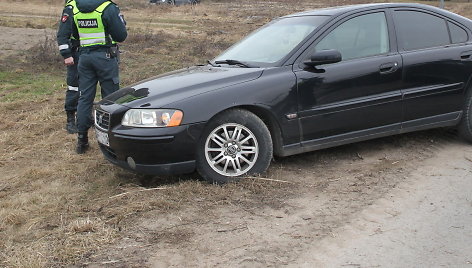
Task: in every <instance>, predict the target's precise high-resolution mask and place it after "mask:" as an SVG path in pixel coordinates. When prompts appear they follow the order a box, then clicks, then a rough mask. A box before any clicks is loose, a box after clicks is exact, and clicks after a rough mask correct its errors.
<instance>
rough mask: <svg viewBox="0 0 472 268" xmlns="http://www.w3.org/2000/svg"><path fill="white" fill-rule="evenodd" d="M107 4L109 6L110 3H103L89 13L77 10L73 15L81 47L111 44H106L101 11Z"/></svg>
mask: <svg viewBox="0 0 472 268" xmlns="http://www.w3.org/2000/svg"><path fill="white" fill-rule="evenodd" d="M109 4H111V2H110V1H106V2H103V3H102V4H101V5H100V6H98V7H97V8H96V9H95V10H94V11H92V12H90V13H82V12H80V11H79V10H78V9H77V11H76V12H77V13H74V22H75V25H76V26H77V30H78V32H79V40H80V46H81V47H88V46H95V45H109V44H111V43H110V42H108V43H107V37H106V35H105V26H104V25H103V20H102V13H103V10H105V8H106V7H107V6H108V5H109ZM110 40H111V39H110Z"/></svg>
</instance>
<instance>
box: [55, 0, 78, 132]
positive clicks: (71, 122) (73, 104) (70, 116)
mask: <svg viewBox="0 0 472 268" xmlns="http://www.w3.org/2000/svg"><path fill="white" fill-rule="evenodd" d="M76 9H77V7H76V4H75V0H66V2H65V6H64V10H63V12H62V17H61V21H60V22H59V28H58V30H57V43H58V45H59V52H60V53H61V55H62V57H63V58H64V63H65V65H66V66H67V90H66V100H65V104H64V109H65V111H66V114H67V123H66V127H65V128H66V130H67V132H69V133H70V134H73V133H77V126H76V120H75V112H76V111H77V101H78V100H79V75H78V71H77V62H78V48H79V40H77V39H76V38H74V37H73V35H72V26H73V23H74V21H73V19H72V15H73V14H74V10H76Z"/></svg>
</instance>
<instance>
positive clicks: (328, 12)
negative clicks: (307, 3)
mask: <svg viewBox="0 0 472 268" xmlns="http://www.w3.org/2000/svg"><path fill="white" fill-rule="evenodd" d="M380 8H417V9H423V10H429V11H433V12H436V13H439V14H441V15H444V16H447V17H449V18H452V19H455V20H457V21H460V22H462V23H464V24H466V25H467V26H469V28H472V27H471V26H472V20H470V19H468V18H466V17H463V16H460V15H458V14H455V13H452V12H449V11H447V10H444V9H440V8H437V7H434V6H430V5H424V4H415V3H376V4H359V5H348V6H335V7H328V8H320V9H315V10H309V11H304V12H300V13H295V14H290V15H287V16H284V17H282V18H289V17H300V16H339V15H342V14H346V13H350V12H356V11H364V10H370V9H380Z"/></svg>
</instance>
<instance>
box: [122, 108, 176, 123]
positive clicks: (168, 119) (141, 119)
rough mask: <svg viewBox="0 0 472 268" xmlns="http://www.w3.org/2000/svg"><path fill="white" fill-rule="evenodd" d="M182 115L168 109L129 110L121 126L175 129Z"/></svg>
mask: <svg viewBox="0 0 472 268" xmlns="http://www.w3.org/2000/svg"><path fill="white" fill-rule="evenodd" d="M183 117H184V114H183V113H182V111H179V110H170V109H156V110H152V109H131V110H128V111H127V112H126V113H125V116H123V120H121V124H122V125H123V126H128V127H176V126H180V123H181V122H182V118H183Z"/></svg>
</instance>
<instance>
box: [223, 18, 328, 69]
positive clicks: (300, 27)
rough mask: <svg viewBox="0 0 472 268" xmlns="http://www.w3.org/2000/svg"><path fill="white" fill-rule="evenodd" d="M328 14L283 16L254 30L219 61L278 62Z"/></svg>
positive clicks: (224, 53)
mask: <svg viewBox="0 0 472 268" xmlns="http://www.w3.org/2000/svg"><path fill="white" fill-rule="evenodd" d="M327 18H328V17H327V16H303V17H289V18H282V19H279V20H276V21H274V22H271V23H269V24H267V25H266V26H264V27H262V28H261V29H259V30H257V31H255V32H253V33H252V34H250V35H249V36H247V37H246V38H244V39H243V40H241V41H240V42H238V43H236V44H235V45H234V46H232V47H230V48H229V49H228V50H226V51H225V52H223V54H221V55H220V56H218V57H216V58H215V61H225V60H237V61H240V62H252V63H256V65H257V63H261V64H264V63H267V64H270V63H276V62H278V61H280V60H281V59H283V58H284V57H285V56H286V55H287V54H288V53H289V52H290V51H292V50H293V49H294V48H295V47H296V46H297V45H298V44H300V42H301V41H303V39H305V38H306V37H307V36H308V35H309V34H310V33H312V32H313V31H314V30H315V29H316V28H317V27H318V26H319V25H321V23H323V22H324V21H325V20H326V19H327Z"/></svg>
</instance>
